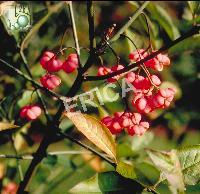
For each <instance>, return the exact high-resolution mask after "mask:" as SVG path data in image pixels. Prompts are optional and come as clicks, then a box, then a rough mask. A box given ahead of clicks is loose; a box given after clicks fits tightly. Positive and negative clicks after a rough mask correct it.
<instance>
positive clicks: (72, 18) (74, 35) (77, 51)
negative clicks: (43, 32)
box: [67, 1, 82, 68]
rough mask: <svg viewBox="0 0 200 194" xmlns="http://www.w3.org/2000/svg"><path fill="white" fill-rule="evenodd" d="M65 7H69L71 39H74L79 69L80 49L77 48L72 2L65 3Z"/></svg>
mask: <svg viewBox="0 0 200 194" xmlns="http://www.w3.org/2000/svg"><path fill="white" fill-rule="evenodd" d="M67 5H68V6H69V12H70V17H71V21H72V30H73V37H74V42H75V46H76V53H77V55H78V61H79V68H81V67H82V65H81V60H80V47H79V43H78V36H77V31H76V23H75V19H74V12H73V6H72V1H70V2H67Z"/></svg>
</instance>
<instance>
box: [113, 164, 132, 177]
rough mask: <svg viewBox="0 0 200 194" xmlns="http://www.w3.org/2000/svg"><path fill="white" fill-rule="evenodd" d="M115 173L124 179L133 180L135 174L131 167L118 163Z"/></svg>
mask: <svg viewBox="0 0 200 194" xmlns="http://www.w3.org/2000/svg"><path fill="white" fill-rule="evenodd" d="M116 171H117V172H118V173H119V174H121V175H122V176H123V177H125V178H129V179H135V178H136V174H135V170H134V167H133V165H131V164H127V163H125V162H122V161H120V162H119V163H118V165H117V168H116Z"/></svg>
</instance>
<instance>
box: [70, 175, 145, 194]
mask: <svg viewBox="0 0 200 194" xmlns="http://www.w3.org/2000/svg"><path fill="white" fill-rule="evenodd" d="M143 189H144V187H143V186H142V185H141V184H139V183H138V182H136V181H134V180H131V179H127V178H124V177H122V176H121V175H119V174H118V173H117V172H113V171H111V172H104V173H99V174H96V175H95V176H94V177H92V178H91V179H89V180H86V181H83V182H82V183H79V184H77V185H76V186H75V187H73V188H72V189H71V190H70V193H76V194H81V193H82V194H86V193H87V194H88V193H115V194H122V193H127V194H128V193H134V194H139V193H141V192H142V190H143Z"/></svg>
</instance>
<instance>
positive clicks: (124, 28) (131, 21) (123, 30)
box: [109, 1, 149, 43]
mask: <svg viewBox="0 0 200 194" xmlns="http://www.w3.org/2000/svg"><path fill="white" fill-rule="evenodd" d="M148 3H149V1H145V2H144V3H143V4H142V5H141V6H140V7H139V8H138V10H137V11H136V12H135V13H134V14H133V16H132V17H130V18H129V21H128V22H126V23H125V24H124V26H122V28H120V30H119V31H118V32H117V33H116V34H115V35H114V36H113V37H112V38H111V39H110V41H109V42H110V43H112V42H114V41H116V40H117V39H119V38H120V35H121V34H123V33H124V32H125V30H126V29H127V28H128V27H129V26H130V25H131V24H132V23H133V21H135V20H136V19H137V17H138V16H139V15H140V14H141V12H142V11H143V10H144V8H145V7H146V6H147V5H148Z"/></svg>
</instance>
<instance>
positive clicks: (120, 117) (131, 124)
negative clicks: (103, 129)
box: [102, 112, 149, 135]
mask: <svg viewBox="0 0 200 194" xmlns="http://www.w3.org/2000/svg"><path fill="white" fill-rule="evenodd" d="M141 119H142V116H141V114H140V113H131V112H116V113H115V114H114V117H111V116H107V117H104V118H103V119H102V123H104V124H105V125H106V126H107V128H108V129H109V130H110V131H111V133H112V134H118V133H120V132H122V131H123V129H125V130H126V131H127V133H128V134H129V135H134V134H136V135H143V134H144V133H145V132H146V130H147V129H148V128H149V123H148V122H145V121H141Z"/></svg>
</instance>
